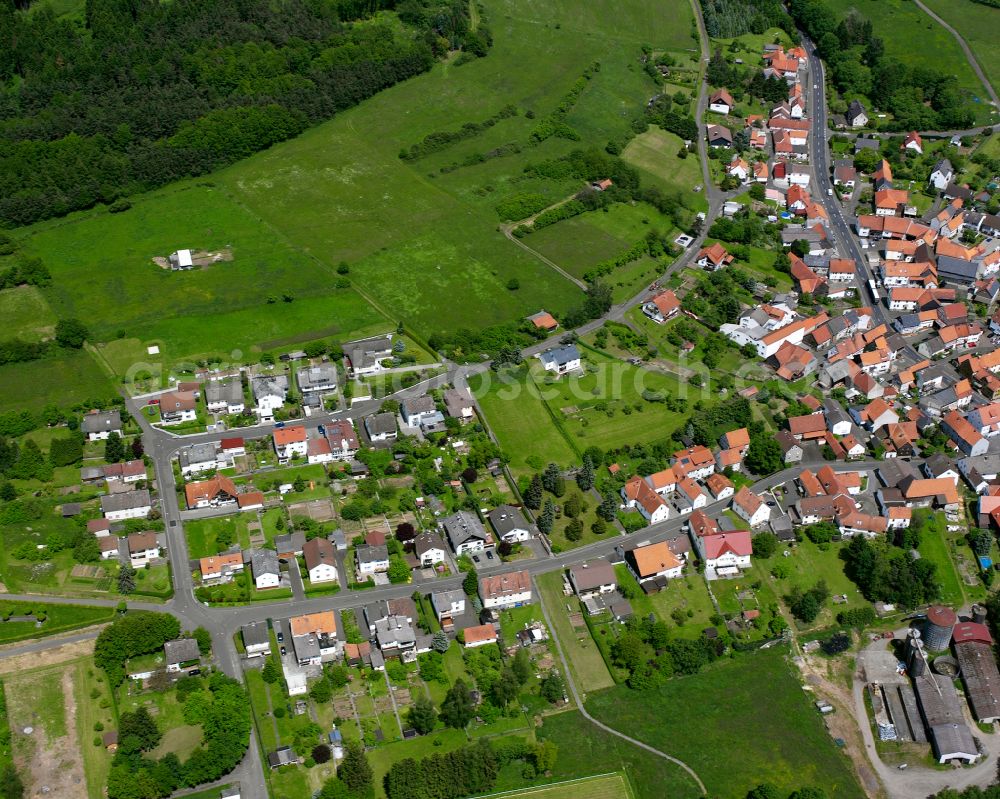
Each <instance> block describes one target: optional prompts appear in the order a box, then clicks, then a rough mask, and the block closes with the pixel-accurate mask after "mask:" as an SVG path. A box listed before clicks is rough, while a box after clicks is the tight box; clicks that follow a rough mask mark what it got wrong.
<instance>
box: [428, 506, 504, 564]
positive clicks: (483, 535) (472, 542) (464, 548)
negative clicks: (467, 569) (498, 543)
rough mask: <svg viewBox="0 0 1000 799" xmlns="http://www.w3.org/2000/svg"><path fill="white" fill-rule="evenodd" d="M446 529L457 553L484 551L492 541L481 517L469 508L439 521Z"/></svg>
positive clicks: (445, 532)
mask: <svg viewBox="0 0 1000 799" xmlns="http://www.w3.org/2000/svg"><path fill="white" fill-rule="evenodd" d="M438 523H439V524H440V525H441V529H442V530H444V534H445V536H446V537H447V538H448V543H449V544H450V545H451V549H452V551H453V552H454V553H455V554H456V555H464V554H466V553H467V552H482V551H483V550H484V549H486V544H487V543H492V539H491V538H490V534H489V533H487V532H486V528H485V527H483V523H482V522H481V521H479V517H478V516H477V515H476V514H474V513H472V512H471V511H467V510H460V511H458V513H453V514H452V515H451V516H447V517H445V518H444V519H441V521H440V522H438Z"/></svg>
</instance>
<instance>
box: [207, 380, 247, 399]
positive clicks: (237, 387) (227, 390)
mask: <svg viewBox="0 0 1000 799" xmlns="http://www.w3.org/2000/svg"><path fill="white" fill-rule="evenodd" d="M242 401H243V383H242V381H241V380H240V379H239V378H238V377H237V378H229V379H227V380H209V381H208V382H207V383H205V402H207V403H208V404H209V405H211V404H212V403H215V402H228V403H229V404H230V405H235V404H237V403H239V402H242Z"/></svg>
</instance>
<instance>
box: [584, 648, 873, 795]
mask: <svg viewBox="0 0 1000 799" xmlns="http://www.w3.org/2000/svg"><path fill="white" fill-rule="evenodd" d="M786 657H787V650H786V648H785V647H775V648H772V649H769V650H766V651H758V652H754V653H750V654H746V655H742V656H739V657H737V658H736V659H735V660H721V661H718V662H717V663H716V664H714V665H712V666H710V667H708V668H706V669H705V670H704V671H702V672H701V673H699V674H696V675H693V676H688V677H684V678H682V679H673V680H669V681H668V682H667V683H666V684H665V685H664V686H663V687H661V688H657V689H654V690H650V691H642V692H637V691H632V690H630V689H628V688H625V687H624V686H618V687H616V688H612V689H610V690H607V691H602V692H600V693H597V694H593V695H591V696H590V698H589V699H588V700H587V709H588V710H589V711H590V712H591V713H592V714H593V715H594V716H595V717H597V718H598V719H600V720H601V721H603V722H604V723H606V724H608V725H610V726H612V727H614V728H615V729H619V730H628V731H629V733H630V734H632V735H634V736H635V737H637V738H638V739H640V740H642V741H644V742H646V743H648V744H651V745H652V746H656V747H658V748H660V749H662V750H663V751H666V752H669V753H670V754H672V755H674V756H676V757H679V758H680V759H682V760H683V761H684V762H686V763H688V764H689V765H690V766H691V767H692V768H693V769H694V770H695V771H696V772H697V773H698V775H699V776H700V777H701V779H702V780H703V781H704V783H705V786H706V788H707V790H708V793H709V794H711V795H712V796H718V797H721V798H722V799H742V797H743V796H745V795H746V792H747V791H748V790H749V789H750V788H752V787H754V786H755V785H758V784H759V783H762V782H770V783H773V784H775V785H776V786H778V788H779V789H781V790H782V791H785V792H788V791H791V790H793V789H795V788H797V787H799V786H802V785H821V786H823V789H824V790H825V791H826V793H827V795H828V796H830V797H832V798H833V799H848V798H850V799H860V798H861V797H862V796H864V793H863V792H862V790H861V788H860V786H858V784H857V783H856V781H855V779H854V777H853V774H852V770H851V766H850V762H849V761H848V759H847V757H846V755H844V754H843V753H842V752H840V751H839V750H838V749H837V748H836V747H835V746H834V743H833V740H832V739H831V738H830V736H829V734H828V733H827V732H826V730H825V729H824V726H823V722H822V721H821V720H820V717H819V715H818V714H817V713H816V712H815V710H814V709H813V707H812V706H811V703H810V701H809V698H808V695H807V694H805V693H803V691H802V688H801V686H800V685H799V683H798V680H797V679H796V678H795V677H794V676H793V674H792V672H791V670H790V667H789V665H788V663H787V662H786ZM720 696H724V697H726V700H725V701H724V702H719V701H717V700H718V697H720ZM762 697H766V701H762ZM734 740H738V741H740V742H741V745H742V747H743V748H742V750H741V756H740V757H738V758H735V759H734V758H722V759H720V758H719V757H718V756H717V753H718V752H719V751H723V750H725V749H727V748H729V747H731V745H732V742H733V741H734Z"/></svg>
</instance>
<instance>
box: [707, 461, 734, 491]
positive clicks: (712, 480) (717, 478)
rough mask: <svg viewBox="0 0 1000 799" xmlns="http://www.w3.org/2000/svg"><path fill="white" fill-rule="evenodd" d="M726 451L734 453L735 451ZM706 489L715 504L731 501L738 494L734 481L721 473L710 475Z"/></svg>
mask: <svg viewBox="0 0 1000 799" xmlns="http://www.w3.org/2000/svg"><path fill="white" fill-rule="evenodd" d="M726 451H728V452H733V451H734V450H726ZM705 487H706V488H708V490H709V492H710V493H711V494H712V501H713V502H721V501H722V500H725V499H729V498H730V497H731V496H733V494H734V493H735V492H736V487H735V486H734V485H733V481H732V480H730V479H729V478H728V477H726V476H725V475H724V474H720V473H719V472H716V473H715V474H710V475H709V476H708V477H706V478H705Z"/></svg>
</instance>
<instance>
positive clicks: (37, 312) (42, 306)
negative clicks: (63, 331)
mask: <svg viewBox="0 0 1000 799" xmlns="http://www.w3.org/2000/svg"><path fill="white" fill-rule="evenodd" d="M0 319H2V320H3V327H4V332H3V335H4V336H9V337H11V338H19V339H21V340H23V341H41V340H42V339H46V338H52V335H53V333H54V332H55V326H56V317H55V314H54V313H52V309H51V308H49V305H48V303H47V302H46V301H45V297H43V296H42V292H41V290H40V289H38V288H36V287H35V286H18V287H17V288H13V289H5V290H3V291H0Z"/></svg>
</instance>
